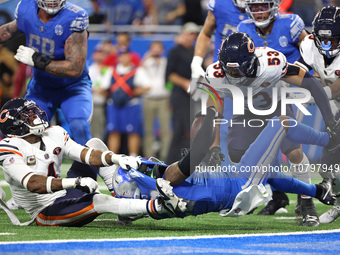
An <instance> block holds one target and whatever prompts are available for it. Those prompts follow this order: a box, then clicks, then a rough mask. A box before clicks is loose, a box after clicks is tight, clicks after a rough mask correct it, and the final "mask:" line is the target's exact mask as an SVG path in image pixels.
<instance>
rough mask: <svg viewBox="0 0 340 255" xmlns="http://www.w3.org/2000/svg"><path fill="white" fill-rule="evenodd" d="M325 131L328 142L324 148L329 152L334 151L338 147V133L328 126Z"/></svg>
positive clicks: (339, 139) (339, 141)
mask: <svg viewBox="0 0 340 255" xmlns="http://www.w3.org/2000/svg"><path fill="white" fill-rule="evenodd" d="M326 132H327V133H328V135H329V142H328V145H327V146H326V147H325V149H326V150H327V151H329V152H332V153H334V152H335V151H336V150H337V149H338V148H339V147H340V134H337V133H335V132H334V131H333V130H330V129H329V128H327V129H326Z"/></svg>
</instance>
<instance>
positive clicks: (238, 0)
mask: <svg viewBox="0 0 340 255" xmlns="http://www.w3.org/2000/svg"><path fill="white" fill-rule="evenodd" d="M233 2H234V5H236V6H237V7H238V8H242V9H244V8H246V0H233Z"/></svg>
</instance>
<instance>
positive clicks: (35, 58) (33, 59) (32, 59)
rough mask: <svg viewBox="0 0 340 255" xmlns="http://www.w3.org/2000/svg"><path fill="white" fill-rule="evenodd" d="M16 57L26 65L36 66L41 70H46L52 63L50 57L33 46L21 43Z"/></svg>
mask: <svg viewBox="0 0 340 255" xmlns="http://www.w3.org/2000/svg"><path fill="white" fill-rule="evenodd" d="M14 58H15V59H16V60H18V61H20V62H22V63H24V64H26V65H29V66H34V67H35V68H37V69H39V70H43V71H44V70H45V68H46V66H47V65H48V64H49V63H51V60H50V59H49V58H46V57H44V56H42V55H41V54H40V53H38V52H35V51H34V50H33V49H32V48H29V47H26V46H23V45H20V47H19V48H18V50H17V54H15V56H14Z"/></svg>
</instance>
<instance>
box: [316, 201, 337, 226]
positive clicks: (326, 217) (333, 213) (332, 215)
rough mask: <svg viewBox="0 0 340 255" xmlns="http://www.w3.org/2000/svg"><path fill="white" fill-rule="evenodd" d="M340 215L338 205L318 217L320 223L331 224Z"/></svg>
mask: <svg viewBox="0 0 340 255" xmlns="http://www.w3.org/2000/svg"><path fill="white" fill-rule="evenodd" d="M339 215H340V205H335V206H333V208H331V209H329V210H328V211H327V212H325V213H323V214H322V215H321V216H320V222H321V223H332V222H333V221H335V220H336V218H338V217H339Z"/></svg>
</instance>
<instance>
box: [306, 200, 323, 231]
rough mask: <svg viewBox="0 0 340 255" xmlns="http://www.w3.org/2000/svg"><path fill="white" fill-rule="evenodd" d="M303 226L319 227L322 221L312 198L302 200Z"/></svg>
mask: <svg viewBox="0 0 340 255" xmlns="http://www.w3.org/2000/svg"><path fill="white" fill-rule="evenodd" d="M301 214H302V219H303V220H302V225H303V226H306V227H318V226H319V225H320V221H319V218H318V213H317V212H316V209H315V206H314V203H313V199H312V198H301Z"/></svg>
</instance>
